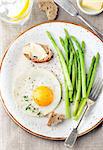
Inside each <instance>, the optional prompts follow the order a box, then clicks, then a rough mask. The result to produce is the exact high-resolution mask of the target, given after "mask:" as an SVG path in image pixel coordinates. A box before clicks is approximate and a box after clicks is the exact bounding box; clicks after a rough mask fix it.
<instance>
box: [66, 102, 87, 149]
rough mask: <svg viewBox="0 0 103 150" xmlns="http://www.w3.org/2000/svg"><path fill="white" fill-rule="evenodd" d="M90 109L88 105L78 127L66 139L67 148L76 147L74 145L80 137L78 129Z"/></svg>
mask: <svg viewBox="0 0 103 150" xmlns="http://www.w3.org/2000/svg"><path fill="white" fill-rule="evenodd" d="M88 109H89V107H88V105H86V108H85V110H84V112H83V114H82V116H81V118H80V120H79V122H78V125H77V127H76V128H74V129H73V130H72V132H71V133H70V135H69V136H68V137H67V138H66V140H65V142H64V145H65V146H66V147H69V148H72V147H73V146H74V144H75V142H76V140H77V137H78V127H79V125H80V123H81V121H82V119H83V117H84V115H85V113H86V112H87V110H88Z"/></svg>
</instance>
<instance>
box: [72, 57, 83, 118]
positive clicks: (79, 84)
mask: <svg viewBox="0 0 103 150" xmlns="http://www.w3.org/2000/svg"><path fill="white" fill-rule="evenodd" d="M77 60H78V72H77V73H78V76H77V93H76V98H75V100H74V106H73V116H75V115H76V113H77V110H78V106H79V102H80V96H81V69H80V62H79V58H77Z"/></svg>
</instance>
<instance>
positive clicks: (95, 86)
mask: <svg viewBox="0 0 103 150" xmlns="http://www.w3.org/2000/svg"><path fill="white" fill-rule="evenodd" d="M99 81H100V80H99V79H96V81H95V82H94V85H93V88H92V89H91V92H90V96H92V95H93V93H94V91H95V89H96V88H97V85H98V82H99Z"/></svg>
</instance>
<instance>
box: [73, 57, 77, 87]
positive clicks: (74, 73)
mask: <svg viewBox="0 0 103 150" xmlns="http://www.w3.org/2000/svg"><path fill="white" fill-rule="evenodd" d="M72 63H73V66H72V85H73V89H74V86H75V82H76V75H77V71H76V69H77V68H76V58H75V55H74V60H73V62H72Z"/></svg>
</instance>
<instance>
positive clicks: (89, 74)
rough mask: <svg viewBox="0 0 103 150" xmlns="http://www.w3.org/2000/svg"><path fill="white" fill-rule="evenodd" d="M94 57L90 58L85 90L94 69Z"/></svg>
mask: <svg viewBox="0 0 103 150" xmlns="http://www.w3.org/2000/svg"><path fill="white" fill-rule="evenodd" d="M95 60H96V58H95V56H93V58H92V62H91V65H90V68H89V71H88V75H87V88H88V86H89V82H90V79H91V75H92V71H93V68H94V64H95Z"/></svg>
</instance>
